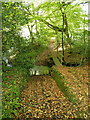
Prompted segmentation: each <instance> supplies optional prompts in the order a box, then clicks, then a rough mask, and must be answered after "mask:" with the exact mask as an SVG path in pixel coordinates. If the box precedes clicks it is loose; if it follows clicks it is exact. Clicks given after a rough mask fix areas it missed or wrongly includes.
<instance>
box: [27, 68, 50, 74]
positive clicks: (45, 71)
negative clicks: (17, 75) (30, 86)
mask: <svg viewBox="0 0 90 120" xmlns="http://www.w3.org/2000/svg"><path fill="white" fill-rule="evenodd" d="M49 69H50V68H49V67H47V66H34V67H33V68H30V69H29V71H30V76H32V75H49Z"/></svg>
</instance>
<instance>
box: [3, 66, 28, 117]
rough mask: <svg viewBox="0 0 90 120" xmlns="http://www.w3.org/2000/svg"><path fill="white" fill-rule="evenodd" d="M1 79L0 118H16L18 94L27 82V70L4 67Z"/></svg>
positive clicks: (18, 104)
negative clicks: (0, 101)
mask: <svg viewBox="0 0 90 120" xmlns="http://www.w3.org/2000/svg"><path fill="white" fill-rule="evenodd" d="M2 77H3V82H2V118H16V117H17V116H18V113H19V109H18V108H19V107H20V93H21V91H22V89H24V88H25V86H26V84H27V82H28V74H27V70H26V69H24V68H21V67H12V68H10V67H6V68H4V71H3V75H2Z"/></svg>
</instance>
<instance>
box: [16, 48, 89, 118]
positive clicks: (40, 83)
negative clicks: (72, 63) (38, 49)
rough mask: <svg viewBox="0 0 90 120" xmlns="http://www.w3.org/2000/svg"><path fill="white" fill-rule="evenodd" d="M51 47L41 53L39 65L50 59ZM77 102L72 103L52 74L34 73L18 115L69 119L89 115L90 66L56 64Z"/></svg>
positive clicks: (22, 99)
mask: <svg viewBox="0 0 90 120" xmlns="http://www.w3.org/2000/svg"><path fill="white" fill-rule="evenodd" d="M49 52H50V51H49V50H46V51H44V52H43V53H42V54H41V55H40V56H38V61H39V62H37V64H38V65H43V64H44V63H45V61H46V60H47V55H48V54H49ZM56 69H57V70H58V72H60V73H61V74H62V75H63V76H64V78H65V82H66V84H67V86H69V88H70V90H71V92H72V93H73V94H75V96H76V98H77V99H78V103H77V104H75V103H72V102H70V101H69V100H68V99H67V98H66V97H65V96H64V93H63V92H62V91H61V90H60V89H59V88H58V86H57V84H56V82H55V80H54V79H53V78H52V77H51V76H49V75H42V76H40V75H39V76H32V77H30V81H29V82H28V84H27V87H26V88H25V89H24V90H23V91H22V94H21V101H22V102H21V108H20V114H19V116H18V118H20V119H22V120H24V119H25V118H32V119H33V118H42V119H43V118H44V119H56V120H63V119H70V118H87V117H88V85H87V84H88V65H87V64H85V65H83V66H79V67H66V66H56Z"/></svg>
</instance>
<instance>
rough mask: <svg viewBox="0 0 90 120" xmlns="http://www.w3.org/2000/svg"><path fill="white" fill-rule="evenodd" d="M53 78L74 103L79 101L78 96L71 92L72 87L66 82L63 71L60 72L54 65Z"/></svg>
mask: <svg viewBox="0 0 90 120" xmlns="http://www.w3.org/2000/svg"><path fill="white" fill-rule="evenodd" d="M51 76H52V78H53V79H54V80H55V82H56V83H57V85H58V87H59V88H60V90H61V91H62V92H63V93H64V95H65V97H66V98H67V99H68V100H69V101H71V102H73V103H77V102H78V101H77V100H76V97H75V95H74V94H72V93H71V92H70V88H69V87H68V86H67V85H66V84H65V83H66V82H65V78H64V77H63V76H62V74H61V73H59V72H58V71H57V70H56V69H55V67H52V73H51Z"/></svg>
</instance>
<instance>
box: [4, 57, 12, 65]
mask: <svg viewBox="0 0 90 120" xmlns="http://www.w3.org/2000/svg"><path fill="white" fill-rule="evenodd" d="M3 60H4V61H5V62H6V64H7V66H8V67H12V65H11V64H9V60H8V59H7V58H6V57H3Z"/></svg>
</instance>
